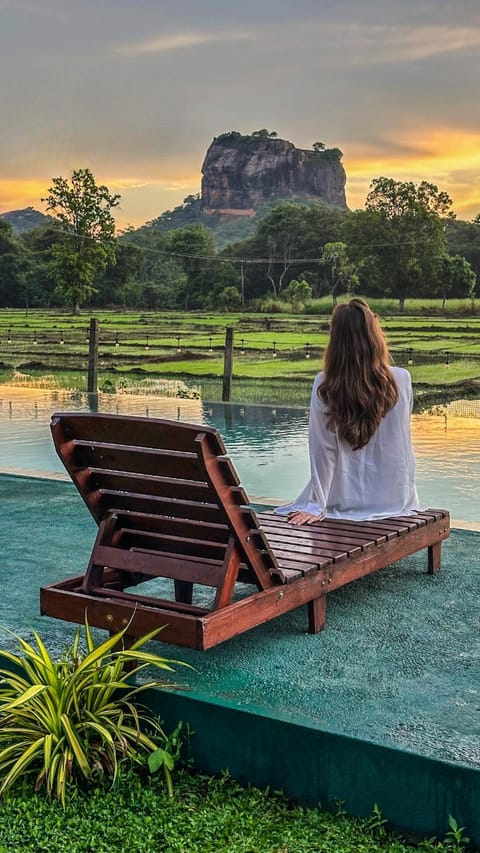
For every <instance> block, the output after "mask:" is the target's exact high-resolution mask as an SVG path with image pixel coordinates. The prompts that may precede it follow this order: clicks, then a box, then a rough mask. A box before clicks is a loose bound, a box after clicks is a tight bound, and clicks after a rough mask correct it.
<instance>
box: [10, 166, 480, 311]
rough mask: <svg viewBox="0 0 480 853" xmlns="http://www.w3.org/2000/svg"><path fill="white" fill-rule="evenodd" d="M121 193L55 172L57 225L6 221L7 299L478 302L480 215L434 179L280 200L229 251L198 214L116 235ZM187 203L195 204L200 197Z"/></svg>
mask: <svg viewBox="0 0 480 853" xmlns="http://www.w3.org/2000/svg"><path fill="white" fill-rule="evenodd" d="M118 200H119V196H112V195H110V194H109V192H108V189H107V188H106V187H102V186H97V185H96V183H95V180H94V178H93V175H92V174H91V173H90V172H89V171H88V170H78V171H77V172H74V173H73V175H72V177H71V179H70V180H65V179H63V178H55V179H54V180H53V184H52V187H51V188H50V190H49V194H48V196H47V198H46V199H45V201H46V202H47V210H49V211H50V213H51V214H52V220H51V223H50V224H47V225H45V226H43V227H39V228H35V229H33V230H32V231H29V232H27V233H24V234H22V235H19V236H17V235H15V234H14V232H13V230H12V228H11V226H10V224H9V223H7V222H6V221H5V220H2V219H0V307H11V308H15V307H23V306H25V307H62V306H66V305H67V306H70V307H71V309H72V311H78V310H79V307H80V305H83V306H87V305H88V306H89V307H102V308H105V307H122V306H123V307H125V308H130V309H139V310H156V311H158V310H168V309H183V310H197V309H207V310H215V309H217V308H218V309H221V310H225V309H238V308H241V307H242V306H243V307H244V308H245V310H248V309H249V308H250V307H255V308H257V309H259V308H260V309H261V308H262V306H263V307H264V308H266V309H267V310H269V311H271V310H275V306H276V305H278V306H280V305H281V302H282V300H283V301H286V302H289V303H290V304H291V305H293V307H294V308H299V307H301V305H302V304H305V303H306V302H308V301H309V300H310V299H314V298H317V297H322V296H325V295H327V294H330V295H331V297H332V302H335V301H336V298H337V296H338V295H340V294H342V293H345V292H355V290H357V289H359V290H360V291H361V292H362V294H366V295H367V296H368V295H371V296H380V297H383V296H388V297H393V298H395V299H397V300H398V304H399V308H400V310H402V307H403V303H404V301H405V299H406V298H407V297H411V296H418V297H431V296H437V297H440V298H442V299H443V300H444V301H445V300H447V299H448V298H451V297H465V298H469V299H471V300H472V305H473V300H474V297H475V288H476V285H477V281H478V277H479V275H480V215H479V216H477V217H476V218H475V219H474V220H473V221H471V222H466V221H461V220H458V219H456V218H455V217H454V216H453V215H452V213H451V204H452V202H451V200H450V198H449V197H448V195H447V194H446V193H444V192H441V191H439V190H438V189H437V187H436V186H434V185H433V184H429V183H427V182H422V183H421V184H419V185H415V184H413V183H411V182H400V181H395V180H393V179H391V178H383V177H382V178H378V179H376V180H374V181H373V183H372V185H371V188H370V192H369V194H368V196H367V200H366V204H365V209H363V210H358V211H354V212H349V211H345V210H338V209H332V208H330V207H328V206H326V205H324V204H320V203H311V202H309V203H299V202H287V201H285V202H281V203H279V204H278V205H277V206H276V207H274V208H273V209H272V210H270V211H269V212H267V213H266V215H264V216H263V217H262V218H259V220H258V222H257V223H256V227H255V231H254V233H253V235H252V236H249V237H248V238H247V239H243V240H241V241H237V242H235V243H231V244H230V245H228V246H227V247H225V248H223V249H222V250H218V249H217V246H216V243H215V237H214V234H213V232H212V231H211V230H209V229H208V228H206V227H205V225H204V224H203V223H202V222H198V221H197V222H195V221H191V222H190V223H188V224H186V225H184V226H183V227H180V228H173V229H172V230H166V229H165V224H166V223H165V222H163V220H162V225H161V227H160V228H156V227H155V222H154V223H152V225H151V226H150V227H145V226H144V227H143V228H141V229H138V230H133V229H130V230H128V231H127V232H125V233H123V234H122V235H120V236H119V237H115V236H114V220H113V216H112V213H111V211H112V208H113V207H115V206H116V205H117V204H118ZM189 205H192V207H193V206H195V208H196V209H197V208H198V199H197V198H196V197H189V198H188V199H186V200H185V206H186V207H187V208H188V207H189ZM187 213H188V211H187ZM187 218H188V217H187ZM159 224H160V223H159Z"/></svg>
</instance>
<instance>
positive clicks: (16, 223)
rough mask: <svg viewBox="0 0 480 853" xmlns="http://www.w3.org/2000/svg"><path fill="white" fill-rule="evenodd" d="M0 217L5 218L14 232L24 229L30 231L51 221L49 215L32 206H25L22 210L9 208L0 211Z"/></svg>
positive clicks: (21, 231) (18, 232)
mask: <svg viewBox="0 0 480 853" xmlns="http://www.w3.org/2000/svg"><path fill="white" fill-rule="evenodd" d="M0 219H5V220H6V222H9V223H10V225H11V226H12V228H13V230H14V231H15V233H16V234H24V233H25V232H26V231H32V230H33V229H34V228H39V227H40V226H41V225H48V223H49V222H51V221H52V217H51V216H45V214H44V213H40V211H39V210H35V208H34V207H25V208H24V209H23V210H9V211H8V212H7V213H0Z"/></svg>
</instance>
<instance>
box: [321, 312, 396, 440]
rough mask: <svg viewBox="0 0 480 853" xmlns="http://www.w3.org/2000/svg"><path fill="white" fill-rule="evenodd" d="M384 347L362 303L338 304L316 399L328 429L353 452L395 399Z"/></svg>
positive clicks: (373, 320) (373, 429)
mask: <svg viewBox="0 0 480 853" xmlns="http://www.w3.org/2000/svg"><path fill="white" fill-rule="evenodd" d="M389 365H390V355H389V352H388V348H387V343H386V341H385V338H384V336H383V332H382V330H381V328H380V324H379V322H378V320H377V318H376V317H375V315H374V314H373V313H372V312H371V311H370V308H369V307H368V305H367V303H366V302H364V301H363V299H358V298H354V299H351V300H350V302H347V303H345V304H342V305H337V307H336V308H335V310H334V312H333V315H332V323H331V329H330V341H329V343H328V346H327V349H326V351H325V358H324V379H323V382H322V384H321V385H320V387H319V389H318V394H319V395H320V397H321V398H322V400H323V401H324V402H325V404H326V406H327V424H328V427H329V429H332V430H334V429H335V427H336V428H337V430H338V433H339V435H340V437H341V438H343V439H344V440H345V441H346V442H347V443H348V444H349V445H350V446H351V447H352V448H353V450H359V449H360V448H361V447H364V446H365V445H366V444H367V443H368V442H369V441H370V439H371V437H372V435H373V434H374V432H375V431H376V429H377V427H378V425H379V423H380V421H381V420H382V418H384V417H385V415H386V414H387V412H389V411H390V409H391V408H392V407H393V406H394V405H395V403H396V402H397V400H398V389H397V385H396V382H395V379H394V377H393V374H392V372H391V370H390V369H389Z"/></svg>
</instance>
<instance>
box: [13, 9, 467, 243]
mask: <svg viewBox="0 0 480 853" xmlns="http://www.w3.org/2000/svg"><path fill="white" fill-rule="evenodd" d="M0 55H1V58H2V63H1V72H0V73H1V85H0V115H1V117H2V120H1V126H0V212H6V211H9V210H16V209H20V208H23V207H26V206H33V207H35V208H36V209H38V210H44V209H45V206H44V205H43V204H42V202H41V199H42V197H44V196H46V194H47V190H48V187H49V186H50V185H51V180H52V178H53V177H57V176H60V175H61V176H62V177H68V176H69V175H70V174H71V173H72V171H73V170H74V169H79V168H89V169H91V171H92V172H93V174H94V175H95V179H96V181H97V183H102V184H106V185H107V186H108V187H109V189H110V191H111V192H115V193H120V195H121V203H120V206H119V207H118V208H117V210H116V219H117V223H118V226H119V228H125V227H127V226H128V225H133V226H138V225H141V224H142V223H144V222H146V221H149V220H151V219H153V218H155V217H156V216H159V215H160V213H162V212H163V211H164V210H166V209H168V208H172V207H174V206H175V205H177V204H180V203H181V202H182V200H183V199H184V198H185V196H187V195H188V194H190V193H196V192H199V191H200V181H201V166H202V162H203V159H204V156H205V152H206V150H207V148H208V146H209V144H210V143H211V141H212V139H213V137H214V136H217V135H219V134H220V133H223V132H226V131H229V130H237V131H240V132H241V133H250V132H252V131H253V130H257V129H259V128H263V127H266V128H268V129H269V130H271V131H273V130H274V131H276V132H277V133H278V135H279V137H281V138H283V139H288V140H290V141H291V142H293V143H294V145H296V146H297V147H300V148H308V147H311V145H312V143H313V142H316V141H321V142H324V143H325V144H326V145H327V147H337V148H341V150H342V151H343V152H344V157H343V164H344V166H345V170H346V173H347V186H346V192H347V204H348V206H349V207H350V208H351V209H352V210H355V209H359V208H362V207H363V205H364V203H365V198H366V195H367V193H368V189H369V186H370V184H371V182H372V180H373V179H374V178H376V177H380V176H382V175H384V176H387V177H391V178H395V179H396V180H411V181H414V182H415V183H418V182H420V181H422V180H426V181H430V182H432V183H434V184H436V185H437V186H438V187H439V189H441V190H445V191H446V192H448V193H449V195H450V196H451V198H452V200H453V210H454V212H455V213H456V215H457V216H458V217H459V218H461V219H472V218H473V217H474V216H476V215H477V214H479V213H480V2H479V0H0Z"/></svg>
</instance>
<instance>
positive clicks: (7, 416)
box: [0, 386, 480, 521]
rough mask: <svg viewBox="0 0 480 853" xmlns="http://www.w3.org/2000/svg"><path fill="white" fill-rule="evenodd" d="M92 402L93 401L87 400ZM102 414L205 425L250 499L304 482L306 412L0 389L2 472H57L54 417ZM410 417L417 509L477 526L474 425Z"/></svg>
mask: <svg viewBox="0 0 480 853" xmlns="http://www.w3.org/2000/svg"><path fill="white" fill-rule="evenodd" d="M93 396H94V397H95V399H92V397H93ZM89 409H90V410H91V411H102V412H112V413H114V414H130V415H133V414H134V415H142V416H145V417H165V418H169V419H172V420H179V421H186V422H189V423H199V424H202V423H206V424H209V425H212V426H215V427H216V428H217V429H219V431H220V432H221V434H222V436H223V438H224V441H225V444H226V446H227V449H228V451H229V453H230V454H231V456H232V459H233V460H234V463H235V467H236V468H237V470H238V473H239V475H240V479H241V481H242V483H243V485H244V486H245V488H246V489H247V492H249V493H250V494H251V495H256V496H266V497H275V498H281V499H285V500H289V499H291V498H292V497H294V496H295V495H296V494H298V492H299V491H300V490H301V488H303V485H304V484H305V481H306V479H307V476H308V454H307V435H308V410H306V409H303V408H302V409H293V408H287V407H282V406H278V405H277V406H259V405H238V404H234V403H202V402H201V401H200V400H188V399H187V400H186V399H178V398H175V397H174V398H167V397H162V398H160V397H155V396H132V395H122V394H120V395H119V394H117V395H113V394H101V393H100V394H98V395H97V394H96V395H86V394H76V395H71V394H69V393H68V392H65V391H44V390H39V389H34V390H32V389H18V388H13V387H12V388H8V387H5V386H4V387H3V388H0V469H2V470H6V469H11V468H27V469H31V470H34V471H46V472H63V468H62V465H61V462H60V460H59V459H58V458H57V456H56V454H55V452H54V449H53V444H52V441H51V438H50V432H49V428H48V425H49V422H50V417H51V415H52V413H53V412H54V411H88V410H89ZM456 411H458V406H457V408H455V407H454V406H452V407H451V408H450V407H448V408H446V409H442V410H439V412H438V413H437V414H436V415H435V416H428V415H414V416H413V418H412V433H413V440H414V445H415V450H416V455H417V472H418V477H417V480H418V489H419V495H420V498H421V500H422V502H423V503H425V504H428V505H430V506H446V507H449V508H450V510H451V512H452V516H453V517H454V518H456V519H459V520H467V521H468V520H470V521H480V418H473V417H470V418H464V417H458V416H457V415H455V414H452V412H453V413H455V412H456Z"/></svg>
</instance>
